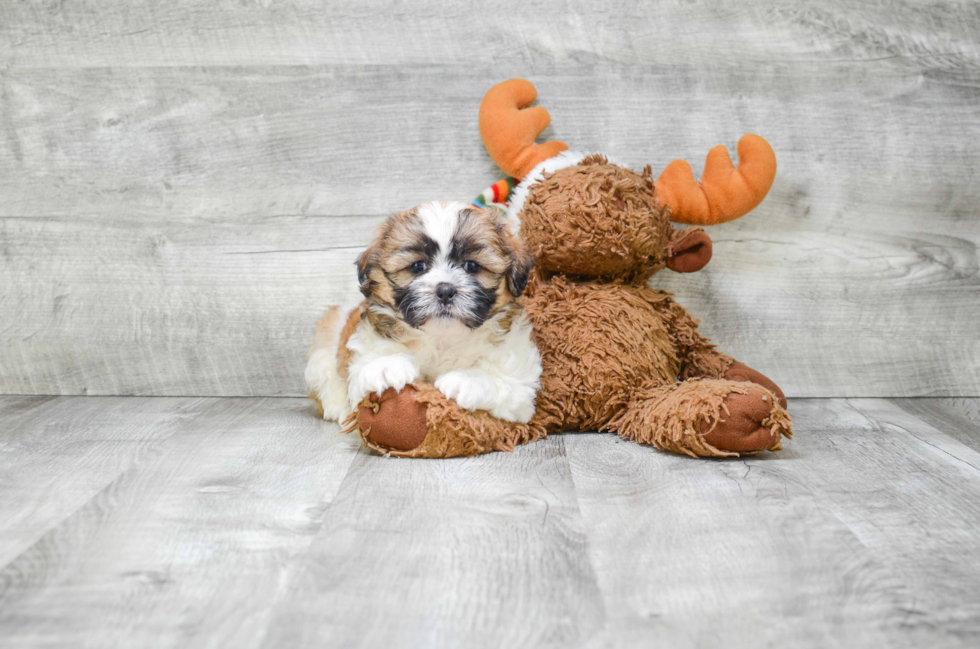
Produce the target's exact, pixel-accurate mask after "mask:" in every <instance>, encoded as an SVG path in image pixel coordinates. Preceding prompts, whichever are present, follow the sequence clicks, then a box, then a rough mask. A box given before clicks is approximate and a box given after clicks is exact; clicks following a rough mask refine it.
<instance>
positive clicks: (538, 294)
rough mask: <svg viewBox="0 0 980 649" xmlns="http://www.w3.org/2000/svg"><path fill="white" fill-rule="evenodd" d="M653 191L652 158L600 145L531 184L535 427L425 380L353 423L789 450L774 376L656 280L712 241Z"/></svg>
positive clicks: (727, 451)
mask: <svg viewBox="0 0 980 649" xmlns="http://www.w3.org/2000/svg"><path fill="white" fill-rule="evenodd" d="M654 189H655V188H654V182H653V180H652V174H651V172H650V169H649V167H648V168H646V169H644V170H643V171H642V172H641V173H636V172H633V171H630V170H629V169H625V168H623V167H619V166H617V165H613V164H610V163H609V162H608V161H607V160H606V159H605V158H604V157H602V156H598V155H596V156H589V157H587V158H585V159H584V160H582V161H581V162H580V163H579V164H577V165H573V166H570V167H566V168H564V169H560V170H558V171H556V172H554V173H552V174H548V175H545V177H544V179H543V180H542V181H541V182H539V183H537V184H536V185H534V186H532V187H531V188H530V191H529V192H528V196H527V200H526V202H525V203H524V207H523V209H522V211H521V213H520V221H521V235H522V236H523V238H524V240H525V242H526V243H527V245H528V248H529V249H530V251H531V254H532V255H533V257H534V261H535V264H536V269H535V271H534V273H533V274H532V277H531V280H530V282H529V284H528V287H527V289H526V292H525V294H524V297H523V298H522V299H523V301H524V308H525V312H526V313H527V314H528V316H529V317H530V319H531V322H532V325H533V328H534V335H535V341H536V343H537V346H538V348H539V350H540V351H541V357H542V370H543V371H542V375H541V391H540V393H539V395H538V399H537V413H536V414H535V417H534V419H533V420H532V421H531V422H530V423H529V424H527V425H515V424H508V423H506V422H501V421H499V420H497V419H495V418H493V417H492V416H490V415H489V414H488V413H485V412H467V411H465V410H462V409H460V408H459V407H458V406H457V405H456V403H455V402H453V401H451V400H449V399H446V398H445V397H444V396H443V395H442V394H441V393H440V392H439V391H438V390H436V389H435V388H434V387H432V386H429V385H417V386H415V387H414V388H412V389H406V390H405V391H403V393H402V394H401V395H393V394H387V393H386V395H382V396H381V397H380V398H378V397H377V396H375V395H372V396H371V397H369V398H368V399H367V400H365V402H364V403H362V407H361V409H360V411H359V412H358V413H356V414H354V415H352V416H351V418H349V420H348V422H347V427H348V429H349V430H354V429H357V430H360V431H361V435H362V436H363V437H364V440H365V442H366V443H367V444H368V445H369V446H371V447H372V448H374V449H376V450H379V451H381V452H384V453H387V454H390V455H396V456H404V457H453V456H458V455H476V454H479V453H486V452H489V451H494V450H510V449H513V448H514V446H516V445H518V444H525V443H527V442H531V441H534V440H537V439H540V438H542V437H545V436H546V435H547V434H548V433H551V432H560V431H578V430H599V431H608V432H616V433H618V434H619V435H620V436H621V437H623V438H625V439H630V440H634V441H637V442H641V443H644V444H651V445H653V446H655V447H657V448H659V449H663V450H667V451H673V452H676V453H683V454H686V455H690V456H695V457H717V456H729V455H738V454H744V453H749V454H751V453H758V452H760V451H763V450H772V451H776V450H779V449H780V448H781V438H782V437H784V436H785V437H791V435H792V424H791V420H790V417H789V415H788V414H787V412H786V410H785V406H786V401H785V398H784V397H783V394H782V392H781V391H780V390H779V388H778V387H777V386H776V384H775V383H773V382H772V381H770V380H769V379H768V378H766V377H765V376H764V375H762V374H761V373H759V372H757V371H755V370H753V369H752V368H750V367H747V366H745V365H743V364H742V363H737V362H736V361H735V360H734V359H733V358H731V357H730V356H727V355H726V354H723V353H721V352H719V351H718V350H717V349H715V346H714V345H713V344H712V343H711V341H709V340H708V339H707V338H705V337H704V336H703V335H702V334H701V333H699V332H698V325H699V322H698V320H697V319H695V318H693V317H692V316H691V315H690V314H688V313H687V311H685V310H684V308H683V307H682V306H681V305H679V304H678V303H677V302H676V301H675V300H674V298H673V296H672V294H671V293H669V292H667V291H657V290H654V289H653V288H651V287H650V286H649V285H648V284H647V281H648V280H649V279H650V278H651V277H652V276H653V275H654V274H655V273H656V272H658V271H660V270H662V269H663V268H665V267H667V268H670V269H671V270H674V271H677V272H693V271H696V270H699V269H700V268H702V267H703V266H704V265H705V264H706V263H708V260H710V258H711V251H712V250H711V239H710V237H708V235H707V234H706V233H704V231H703V230H701V229H700V228H690V229H687V230H675V229H674V228H673V227H672V225H671V223H670V220H669V218H668V214H665V213H664V212H663V211H661V209H660V208H658V207H657V205H658V204H657V201H656V200H655V198H654ZM423 413H424V418H423V416H422V415H423Z"/></svg>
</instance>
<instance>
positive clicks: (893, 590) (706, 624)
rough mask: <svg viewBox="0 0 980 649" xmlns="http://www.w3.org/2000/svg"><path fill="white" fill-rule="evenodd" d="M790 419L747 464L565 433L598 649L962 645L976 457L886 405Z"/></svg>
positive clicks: (972, 564) (971, 584) (970, 622)
mask: <svg viewBox="0 0 980 649" xmlns="http://www.w3.org/2000/svg"><path fill="white" fill-rule="evenodd" d="M790 409H791V410H792V411H793V414H794V419H795V428H796V431H797V435H796V437H795V438H794V439H793V440H792V441H791V442H790V443H788V444H787V449H786V451H784V452H782V453H779V454H776V455H773V454H766V455H763V456H760V457H757V458H744V459H736V460H723V461H718V462H707V463H706V462H703V461H689V460H687V459H686V458H680V457H673V456H669V455H663V454H658V453H652V452H649V449H644V448H641V447H638V446H636V445H633V444H630V443H625V442H623V443H618V444H611V443H610V440H609V438H608V437H604V436H596V435H569V436H568V437H566V440H565V443H566V446H567V448H568V453H569V458H570V465H571V468H572V476H573V479H574V481H575V486H576V493H577V495H578V499H579V504H580V507H581V510H582V516H583V517H584V519H585V521H586V529H588V530H589V531H590V533H589V549H590V553H591V555H592V558H593V564H594V566H595V570H596V573H597V574H598V575H599V584H600V588H601V589H602V592H603V596H604V600H605V606H606V610H607V611H608V612H609V616H610V620H609V626H608V633H607V635H608V638H607V642H606V643H605V644H607V645H608V646H640V645H651V646H652V645H654V644H667V645H670V646H722V645H723V646H726V647H740V646H808V647H826V646H895V647H906V646H907V647H917V646H934V647H940V646H942V647H947V646H948V647H966V646H973V645H975V644H976V642H977V641H978V639H980V591H978V588H977V584H978V583H980V562H978V561H977V558H976V555H975V552H974V546H975V542H974V539H975V538H976V535H977V533H978V532H980V515H978V514H980V510H978V508H977V502H978V501H977V495H978V492H980V470H978V469H977V467H978V466H980V463H978V462H977V459H978V458H980V454H978V453H977V452H976V451H973V450H972V449H969V448H968V447H966V446H964V445H962V444H960V443H959V442H957V441H956V440H954V439H953V438H951V437H949V436H947V435H945V434H944V433H943V432H940V431H939V430H936V429H934V428H932V427H930V426H929V425H928V424H925V423H924V422H922V421H919V420H916V419H915V418H914V417H911V416H909V415H908V414H907V413H905V412H903V411H902V410H900V409H898V408H896V407H894V406H893V405H891V404H889V403H887V402H885V401H881V400H846V401H845V400H839V399H831V400H794V401H793V402H792V403H791V406H790ZM641 576H642V577H641Z"/></svg>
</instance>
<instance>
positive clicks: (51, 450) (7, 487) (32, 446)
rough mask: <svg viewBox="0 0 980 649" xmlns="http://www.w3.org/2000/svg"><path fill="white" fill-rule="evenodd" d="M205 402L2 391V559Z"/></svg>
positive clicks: (53, 523)
mask: <svg viewBox="0 0 980 649" xmlns="http://www.w3.org/2000/svg"><path fill="white" fill-rule="evenodd" d="M200 409H201V401H200V400H197V401H194V400H180V399H156V400H150V401H142V402H136V401H133V400H127V399H120V398H112V397H109V398H95V399H84V400H78V399H51V398H45V397H0V422H2V425H0V431H2V433H0V566H4V565H6V564H7V563H9V562H10V561H11V560H12V559H14V558H15V557H16V556H17V555H19V554H20V553H21V552H23V551H24V550H26V549H27V548H28V547H30V546H31V545H32V544H33V543H35V542H36V541H37V540H38V539H39V538H41V537H42V536H44V535H45V534H46V533H47V532H48V531H50V530H51V529H52V528H54V527H56V526H57V525H59V524H60V523H61V522H62V521H63V520H64V519H65V518H67V517H68V516H69V515H71V514H72V513H73V512H74V511H75V510H76V509H78V508H79V507H81V506H82V505H84V504H85V503H86V502H88V501H89V500H90V499H91V498H92V497H93V496H95V495H96V494H98V493H99V492H100V491H102V490H103V489H104V488H105V487H106V486H108V485H109V484H111V483H112V481H113V480H115V479H116V478H117V477H118V476H119V475H120V474H122V473H123V472H125V471H126V470H127V469H128V468H129V467H130V466H131V465H132V464H133V463H135V462H137V461H139V460H141V459H143V458H145V457H146V456H147V455H148V454H150V453H152V452H153V450H154V449H155V448H157V447H158V446H159V445H160V444H161V443H162V442H163V441H164V440H166V439H167V438H169V437H170V436H171V435H173V434H174V433H175V432H176V431H177V430H178V429H179V427H180V426H181V424H182V423H183V422H184V421H185V420H186V419H187V418H189V417H191V416H193V415H194V414H196V413H197V412H199V411H200ZM147 421H152V424H150V425H147Z"/></svg>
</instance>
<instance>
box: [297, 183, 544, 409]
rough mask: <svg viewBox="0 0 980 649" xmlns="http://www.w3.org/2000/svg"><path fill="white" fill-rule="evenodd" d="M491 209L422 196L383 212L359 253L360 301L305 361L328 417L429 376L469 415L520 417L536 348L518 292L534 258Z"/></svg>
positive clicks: (328, 316)
mask: <svg viewBox="0 0 980 649" xmlns="http://www.w3.org/2000/svg"><path fill="white" fill-rule="evenodd" d="M507 225H508V224H507V222H506V221H505V220H504V218H503V217H502V216H499V215H498V213H497V212H496V211H493V210H492V209H489V210H488V209H480V208H476V207H472V206H469V205H465V204H463V203H457V202H433V203H425V204H424V205H420V206H419V207H416V208H415V209H412V210H408V211H405V212H400V213H398V214H395V215H393V216H391V217H390V218H389V219H388V220H387V221H385V223H383V224H382V226H381V228H380V230H379V232H378V235H377V237H376V238H375V240H374V242H373V243H372V244H371V246H370V247H369V248H368V249H367V250H365V251H364V253H363V254H361V256H360V258H359V259H358V260H357V277H358V281H359V283H360V289H361V293H363V294H364V297H365V300H364V301H363V302H361V303H360V304H358V305H357V306H355V307H353V308H347V309H342V308H340V307H333V308H331V309H329V310H328V311H327V312H326V313H325V314H324V316H323V317H322V318H321V319H320V321H319V322H318V323H317V329H316V339H315V341H314V344H313V348H312V349H311V352H310V357H309V362H308V363H307V366H306V383H307V386H308V387H309V390H310V398H311V399H313V400H314V401H316V402H317V403H318V404H319V405H320V408H321V411H322V414H323V418H324V419H336V420H340V419H343V418H344V417H345V416H346V415H347V414H348V413H349V412H352V411H353V410H354V409H356V408H357V406H358V404H359V403H360V402H361V400H362V399H363V398H364V397H365V396H367V395H368V394H370V393H372V392H376V393H378V394H380V393H382V392H384V391H385V390H387V389H388V388H394V389H395V390H398V391H400V390H401V389H402V388H403V387H405V386H406V385H408V384H409V383H414V382H416V381H426V382H432V383H434V384H435V387H436V388H437V389H438V390H439V391H441V392H442V393H443V394H444V395H446V396H447V397H448V398H450V399H454V400H455V401H456V403H458V404H459V405H460V406H461V407H462V408H465V409H467V410H486V411H488V412H490V414H492V415H494V416H496V417H498V418H499V419H503V420H507V421H515V422H527V421H529V420H530V419H531V416H532V415H533V414H534V398H535V395H536V394H537V391H538V387H539V383H538V380H539V378H540V376H541V355H540V354H539V353H538V350H537V347H535V346H534V343H533V342H532V340H531V326H530V323H529V322H528V319H527V317H526V316H525V314H524V310H523V307H522V305H521V302H520V300H518V299H517V298H518V297H519V296H520V295H521V293H522V292H523V291H524V287H525V286H526V285H527V280H528V274H529V273H530V271H531V257H530V255H529V254H528V252H527V250H526V249H525V248H524V245H523V244H522V243H521V241H520V240H519V239H518V238H517V237H516V236H514V235H513V234H512V233H511V232H510V230H509V229H508V227H507Z"/></svg>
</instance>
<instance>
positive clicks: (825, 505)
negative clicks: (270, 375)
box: [0, 397, 980, 647]
mask: <svg viewBox="0 0 980 649" xmlns="http://www.w3.org/2000/svg"><path fill="white" fill-rule="evenodd" d="M790 410H791V411H792V412H793V414H794V417H795V419H796V430H797V437H796V438H795V439H793V440H792V441H791V442H790V443H788V444H787V449H786V451H785V452H782V453H779V454H775V455H773V454H768V455H764V456H760V457H756V458H748V459H737V460H722V461H694V460H690V459H687V458H684V457H677V456H673V455H667V454H663V453H659V452H656V451H654V450H652V449H650V448H648V447H641V446H637V445H635V444H631V443H626V442H622V441H620V440H619V439H618V438H616V437H614V436H610V435H595V434H577V435H575V434H569V435H564V436H554V437H552V438H550V439H548V440H546V441H543V442H539V443H537V444H533V445H531V446H528V447H523V448H519V449H517V450H516V451H515V452H514V453H511V454H506V453H496V454H492V455H487V456H483V457H478V458H472V459H459V460H442V461H435V460H394V459H386V458H383V457H380V456H377V455H375V454H372V453H368V452H364V451H362V450H360V449H359V448H358V444H357V441H356V439H354V438H352V437H350V436H344V435H339V434H337V433H336V427H335V426H333V425H330V424H325V423H323V422H320V421H318V420H316V419H315V418H314V417H313V415H312V413H311V410H310V407H309V405H308V403H307V402H306V401H305V400H300V399H293V398H279V399H274V398H263V399H233V398H169V397H166V398H133V397H130V398H126V397H56V398H48V397H0V430H2V432H3V434H2V435H0V646H4V647H8V646H9V647H35V646H72V647H77V646H120V647H134V646H141V647H196V646H229V647H258V646H263V647H285V646H325V647H420V646H433V647H440V646H445V647H449V646H460V645H462V644H464V643H468V644H472V645H473V646H485V647H532V646H554V647H628V646H657V643H664V642H666V643H669V644H670V645H672V646H704V647H718V646H724V647H740V646H781V647H797V646H806V647H829V646H859V645H864V646H897V647H905V646H908V647H913V646H914V647H959V646H963V647H966V646H974V647H975V646H977V644H978V643H980V552H978V544H977V538H978V536H977V535H978V533H980V400H976V399H909V400H882V399H846V400H844V399H824V400H821V399H814V400H800V399H795V400H792V401H791V404H790Z"/></svg>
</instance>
